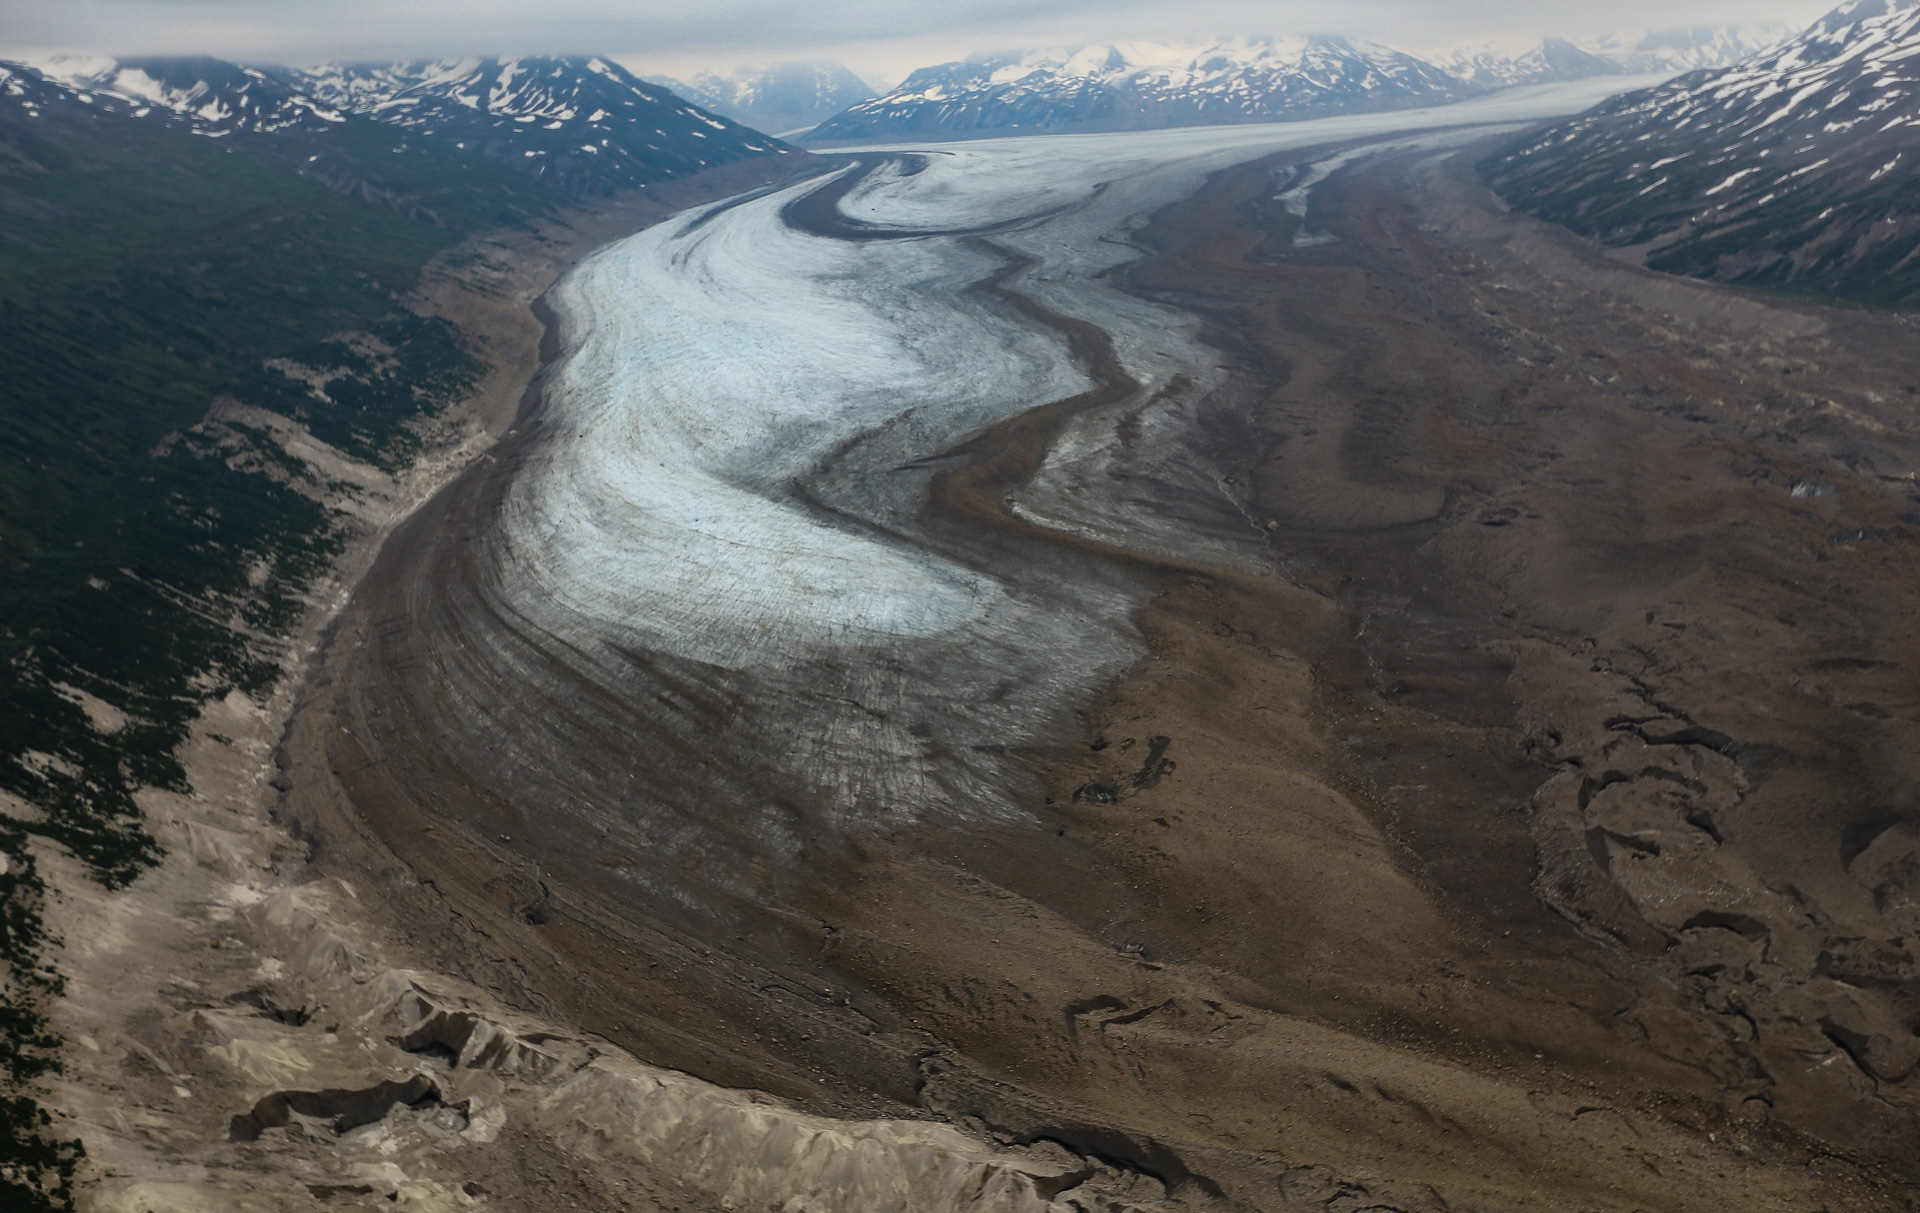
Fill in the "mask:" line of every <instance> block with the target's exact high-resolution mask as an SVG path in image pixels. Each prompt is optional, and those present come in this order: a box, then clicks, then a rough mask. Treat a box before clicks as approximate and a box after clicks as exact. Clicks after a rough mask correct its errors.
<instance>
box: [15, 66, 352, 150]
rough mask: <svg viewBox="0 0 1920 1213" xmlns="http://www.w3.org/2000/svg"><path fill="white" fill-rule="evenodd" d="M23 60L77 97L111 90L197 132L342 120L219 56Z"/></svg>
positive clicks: (138, 109)
mask: <svg viewBox="0 0 1920 1213" xmlns="http://www.w3.org/2000/svg"><path fill="white" fill-rule="evenodd" d="M26 66H28V67H31V68H33V69H35V70H36V71H37V72H39V73H40V75H41V76H43V77H44V78H46V79H47V80H50V81H53V82H55V83H57V84H61V85H64V86H66V88H67V89H69V90H71V91H72V93H73V94H74V95H75V97H76V98H77V99H79V100H81V101H83V102H87V103H91V102H93V101H94V99H96V98H98V97H111V98H114V99H116V100H119V101H122V102H125V103H127V105H128V106H130V107H131V111H132V113H133V115H134V116H135V117H141V118H144V117H148V116H151V115H154V114H156V113H157V114H162V115H171V116H173V117H175V118H179V119H183V120H185V121H186V122H188V123H189V124H190V125H191V126H192V127H193V129H194V130H196V131H198V132H200V133H201V134H207V135H215V136H218V135H225V134H229V133H231V132H233V131H252V132H256V133H271V132H276V131H288V130H324V129H325V128H326V127H327V126H329V125H334V124H338V123H340V122H341V121H343V118H342V116H341V115H340V113H339V112H338V111H337V110H334V109H332V108H331V107H329V106H327V105H325V104H324V103H322V102H320V101H318V100H316V99H315V98H313V97H312V96H309V95H307V94H306V93H304V92H301V91H299V90H297V89H295V88H292V87H289V85H288V84H287V82H286V81H284V80H281V79H278V78H276V77H274V76H273V75H271V74H269V73H267V72H265V71H262V70H260V69H258V68H251V67H241V66H239V65H238V64H233V63H227V62H225V61H223V60H220V59H209V58H205V57H202V56H194V57H186V58H142V59H110V58H103V57H99V56H84V57H83V56H60V57H54V58H49V59H40V60H31V61H29V62H28V63H27V65H26Z"/></svg>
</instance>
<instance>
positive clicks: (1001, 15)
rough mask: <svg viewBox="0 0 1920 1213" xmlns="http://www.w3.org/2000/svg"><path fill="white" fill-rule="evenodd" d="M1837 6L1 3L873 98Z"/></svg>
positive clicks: (1777, 1) (86, 44) (326, 50)
mask: <svg viewBox="0 0 1920 1213" xmlns="http://www.w3.org/2000/svg"><path fill="white" fill-rule="evenodd" d="M1837 2H1838V0H1813V2H1812V3H1806V2H1803V0H1601V2H1599V3H1595V2H1594V0H1454V2H1447V0H1299V2H1298V3H1292V4H1284V3H1273V2H1271V0H1269V2H1267V3H1249V2H1247V0H1187V2H1186V3H1170V2H1169V0H0V54H8V55H33V54H47V53H58V52H90V53H107V54H123V55H131V54H185V53H204V54H213V55H220V56H223V57H228V58H244V59H252V60H256V61H266V62H275V63H292V64H304V63H313V62H318V61H322V60H327V59H340V58H353V59H368V58H373V59H381V58H391V57H402V56H405V57H412V56H419V55H432V56H439V55H463V54H514V53H573V52H589V53H594V54H603V55H608V56H612V57H615V58H618V59H620V60H621V61H622V62H625V63H628V64H629V65H631V66H635V67H638V68H642V69H644V70H650V71H658V72H673V73H679V72H687V71H691V70H696V69H698V68H700V67H712V68H716V69H725V68H729V67H732V66H734V65H736V64H740V63H764V62H770V61H773V60H777V59H792V58H811V57H824V58H837V59H839V60H841V61H842V62H844V63H846V64H847V65H848V66H850V67H852V68H853V69H854V70H855V71H858V72H860V73H861V74H862V75H865V76H867V77H869V78H871V79H873V80H874V81H875V82H876V83H882V84H890V83H892V82H894V81H895V80H897V79H898V78H899V77H901V76H903V75H905V74H906V72H907V71H909V70H910V69H912V68H914V67H918V66H922V65H924V64H927V63H935V62H940V61H943V60H947V59H955V58H959V57H961V56H963V55H966V54H970V53H972V52H975V51H983V50H999V49H1010V48H1015V47H1027V46H1039V45H1054V44H1059V43H1072V42H1108V41H1116V40H1121V39H1128V38H1147V39H1167V38H1192V37H1205V36H1210V35H1214V34H1262V33H1338V34H1347V35H1351V36H1355V37H1364V38H1370V39H1373V40H1376V41H1380V42H1386V43H1389V44H1392V45H1399V46H1407V47H1427V46H1437V45H1445V44H1448V43H1453V42H1460V41H1468V40H1472V39H1477V38H1484V37H1494V36H1499V35H1502V34H1521V33H1529V34H1534V33H1546V34H1561V35H1566V36H1575V35H1580V34H1590V33H1608V32H1613V31H1619V30H1628V29H1664V28H1670V27H1672V26H1676V25H1684V24H1691V23H1697V22H1712V21H1747V22H1752V21H1769V20H1771V21H1788V22H1794V23H1797V24H1806V23H1808V22H1811V21H1812V20H1813V19H1814V18H1815V17H1817V16H1819V15H1820V13H1821V12H1823V11H1825V10H1826V9H1828V8H1831V7H1832V6H1833V4H1834V3H1837Z"/></svg>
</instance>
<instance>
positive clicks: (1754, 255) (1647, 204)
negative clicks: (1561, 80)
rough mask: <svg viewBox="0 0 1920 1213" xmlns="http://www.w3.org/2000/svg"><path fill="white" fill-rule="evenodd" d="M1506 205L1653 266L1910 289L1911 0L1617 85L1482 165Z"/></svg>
mask: <svg viewBox="0 0 1920 1213" xmlns="http://www.w3.org/2000/svg"><path fill="white" fill-rule="evenodd" d="M1487 171H1488V173H1489V175H1490V178H1491V180H1492V182H1493V184H1494V185H1495V187H1496V188H1497V189H1498V190H1500V192H1501V193H1502V194H1503V195H1504V196H1506V197H1507V199H1508V200H1509V201H1511V202H1512V203H1513V204H1514V205H1515V206H1517V207H1520V208H1522V209H1525V210H1528V211H1531V212H1533V213H1535V214H1538V215H1541V216H1543V217H1545V218H1549V219H1553V220H1557V221H1559V222H1562V223H1565V224H1568V225H1570V226H1572V227H1574V228H1576V229H1578V230H1581V231H1584V232H1587V233H1589V234H1591V235H1593V236H1595V237H1596V238H1598V239H1600V240H1602V241H1604V242H1606V243H1609V244H1618V245H1647V246H1649V248H1648V259H1647V264H1649V265H1650V266H1653V267H1654V268H1657V269H1665V270H1672V271H1675V272H1681V273H1689V274H1697V275H1702V276H1709V277H1717V278H1722V279H1726V280H1729V281H1738V282H1746V283H1754V284H1766V285H1774V286H1782V287H1787V288H1790V289H1797V290H1803V291H1809V292H1817V293H1834V294H1845V295H1851V296H1855V297H1861V298H1871V299H1877V300H1881V301H1885V302H1900V303H1911V302H1914V301H1920V269H1917V268H1916V266H1915V264H1914V263H1915V262H1916V260H1920V190H1917V189H1916V185H1920V0H1850V2H1849V3H1847V4H1843V5H1842V6H1841V7H1839V8H1837V9H1835V10H1834V11H1833V12H1831V13H1829V14H1828V15H1827V16H1825V17H1823V18H1822V19H1821V20H1820V21H1819V22H1817V23H1816V24H1815V25H1814V26H1813V27H1812V28H1811V29H1808V30H1807V31H1806V32H1805V33H1803V34H1801V35H1800V36H1799V37H1796V38H1793V39H1790V40H1789V41H1787V42H1784V43H1782V44H1780V45H1778V46H1776V47H1774V48H1772V49H1769V50H1766V51H1763V52H1761V53H1759V54H1757V55H1754V56H1752V57H1750V58H1748V59H1745V60H1743V61H1741V62H1740V63H1738V64H1736V65H1734V66H1733V67H1730V68H1726V69H1723V70H1721V71H1718V72H1714V73H1712V74H1709V75H1704V76H1703V75H1689V76H1684V77H1681V78H1680V79H1677V80H1674V81H1672V82H1670V83H1668V84H1665V85H1662V86H1660V87H1658V88H1654V89H1650V90H1647V91H1645V92H1640V93H1634V94H1630V95H1628V96H1625V97H1620V98H1616V99H1614V100H1613V101H1611V102H1609V103H1607V104H1606V105H1602V106H1600V107H1599V108H1597V109H1595V110H1592V111H1590V112H1588V113H1586V114H1583V115H1581V116H1580V117H1578V118H1575V119H1572V120H1570V121H1568V122H1566V123H1563V124H1561V125H1558V126H1556V127H1553V128H1551V129H1549V130H1547V131H1544V132H1541V133H1538V134H1535V135H1531V136H1529V137H1527V138H1526V139H1524V140H1522V141H1521V142H1520V143H1518V144H1516V145H1515V146H1513V147H1511V148H1509V149H1508V150H1507V151H1506V152H1504V153H1503V154H1501V155H1500V156H1498V157H1496V158H1495V159H1493V160H1491V161H1489V162H1488V164H1487Z"/></svg>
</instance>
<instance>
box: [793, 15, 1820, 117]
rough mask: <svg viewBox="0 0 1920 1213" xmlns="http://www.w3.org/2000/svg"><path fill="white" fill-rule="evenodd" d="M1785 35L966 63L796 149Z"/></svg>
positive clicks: (1277, 100) (1708, 57) (1222, 48)
mask: <svg viewBox="0 0 1920 1213" xmlns="http://www.w3.org/2000/svg"><path fill="white" fill-rule="evenodd" d="M1788 32H1790V31H1789V30H1787V29H1786V28H1784V27H1777V26H1766V25H1756V26H1702V27H1696V28H1692V29H1688V30H1679V31H1669V32H1666V33H1662V34H1639V35H1632V36H1623V37H1619V38H1614V39H1611V40H1608V41H1607V42H1605V43H1600V44H1594V45H1589V46H1577V45H1575V44H1573V43H1571V42H1568V41H1565V40H1563V39H1558V38H1535V39H1525V40H1518V41H1507V42H1500V43H1492V44H1487V45H1482V46H1470V47H1456V48H1448V49H1445V50H1440V51H1430V52H1423V53H1415V52H1410V51H1403V50H1396V49H1394V48H1391V47H1387V46H1381V45H1378V44H1375V43H1370V42H1363V41H1359V40H1357V39H1349V38H1339V37H1285V38H1275V37H1262V38H1229V39H1215V40H1211V41H1205V42H1192V43H1178V44H1163V43H1151V42H1119V43H1111V44H1101V45H1093V46H1082V47H1075V48H1067V49H1058V50H1040V51H1026V52H1018V53H1008V54H992V55H976V56H973V57H971V58H968V59H963V60H960V61H957V62H953V63H943V64H939V65H937V66H933V67H926V68H922V69H920V70H918V71H916V72H914V73H913V74H911V75H910V76H908V77H907V78H906V80H905V81H903V82H902V83H901V84H900V85H899V86H898V87H897V88H894V89H892V90H891V91H889V92H887V93H886V94H885V95H883V96H880V97H875V98H872V99H870V100H866V101H862V102H860V103H858V104H855V105H853V106H852V107H850V108H849V109H847V110H846V111H845V112H844V113H841V114H838V115H836V116H834V117H832V118H829V119H827V120H825V121H823V122H821V123H820V125H819V126H817V127H815V128H814V130H812V131H811V132H809V133H808V134H806V135H805V136H803V137H802V141H803V142H806V143H816V144H833V143H858V142H867V141H875V140H886V139H900V138H918V139H925V138H946V139H953V138H970V137H979V136H982V135H987V134H1048V133H1057V132H1065V131H1120V130H1150V129H1157V128H1160V127H1170V126H1200V125H1214V124H1221V123H1238V122H1273V121H1285V120H1293V119H1303V118H1315V117H1322V116H1326V115H1329V114H1338V113H1356V112H1367V111H1378V110H1390V109H1401V108H1408V107H1413V106H1422V105H1444V104H1447V103H1449V102H1452V101H1458V100H1461V99H1463V98H1466V97H1471V96H1477V95H1479V94H1481V93H1485V92H1489V91H1492V90H1494V89H1500V88H1510V87H1514V86H1517V85H1525V84H1546V83H1555V82H1561V81H1568V80H1581V79H1588V78H1591V77H1594V76H1605V75H1622V74H1632V73H1639V72H1655V71H1675V72H1678V71H1687V70H1692V69H1695V68H1699V67H1703V66H1710V65H1720V64H1726V63H1730V62H1733V61H1735V60H1736V59H1738V58H1740V57H1742V56H1744V55H1746V54H1750V53H1752V52H1753V51H1756V50H1758V49H1760V48H1761V47H1764V46H1766V45H1768V44H1770V43H1772V42H1775V41H1777V40H1778V39H1779V38H1781V37H1783V36H1785V35H1786V34H1787V33H1788Z"/></svg>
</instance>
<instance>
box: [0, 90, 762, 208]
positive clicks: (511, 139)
mask: <svg viewBox="0 0 1920 1213" xmlns="http://www.w3.org/2000/svg"><path fill="white" fill-rule="evenodd" d="M4 66H5V70H7V71H8V72H9V73H10V78H11V79H12V80H14V81H16V82H18V87H19V88H20V89H22V90H23V92H22V93H21V94H20V99H19V100H18V101H17V102H16V104H19V105H22V106H23V107H25V109H24V111H23V112H26V113H32V112H33V107H35V106H38V105H44V104H49V103H60V102H63V103H67V104H73V103H78V104H83V105H88V106H92V107H95V108H96V109H100V110H102V111H103V112H106V111H111V112H114V113H119V114H124V115H125V116H127V117H130V118H134V119H142V120H148V121H158V122H166V123H172V124H175V125H181V126H184V127H186V128H187V129H189V130H191V131H193V132H194V133H195V134H199V135H205V136H208V137H211V138H226V137H229V136H235V135H241V136H272V135H278V136H298V137H301V138H302V139H307V140H312V139H317V140H318V142H317V143H315V144H314V146H313V147H312V148H311V149H308V150H307V151H306V152H305V154H306V155H307V156H309V157H311V159H310V160H308V161H305V162H303V163H305V164H308V165H310V166H311V167H310V168H307V169H306V170H305V171H307V172H309V173H310V174H313V173H321V172H323V171H324V169H325V166H326V164H327V163H328V161H329V160H330V153H331V152H332V151H333V144H335V143H340V142H350V141H351V140H350V139H341V140H335V139H329V138H328V136H329V135H330V134H332V133H336V132H340V131H345V130H350V129H359V128H360V127H362V126H367V127H373V128H388V129H389V131H390V132H391V133H397V134H399V135H400V136H402V138H401V142H400V146H399V147H396V148H394V149H393V150H394V151H396V152H402V151H420V150H421V149H422V148H424V147H426V146H428V145H431V146H432V147H433V148H435V149H436V150H437V151H438V152H440V153H443V154H448V155H454V156H456V157H457V156H459V155H469V156H475V157H482V158H485V159H488V160H492V161H495V162H498V163H502V164H506V165H510V166H511V167H513V168H514V169H515V170H516V171H517V172H520V173H523V174H526V175H527V176H530V177H533V178H534V179H535V180H538V181H541V182H543V183H545V184H548V185H551V186H554V187H556V188H558V189H560V190H561V191H563V192H565V193H566V194H569V195H572V196H574V197H592V196H598V195H604V194H608V193H611V192H614V191H616V190H621V189H630V188H636V187H644V186H647V185H650V184H655V183H658V182H662V181H666V180H671V179H673V178H677V177H684V176H688V175H690V174H693V173H697V172H699V171H701V170H702V169H706V168H711V167H715V166H718V165H721V164H727V163H731V162H733V161H737V160H742V159H747V158H750V157H754V156H764V155H780V154H785V153H787V152H788V151H790V149H788V148H786V147H785V145H783V144H781V143H780V142H779V141H777V140H775V139H772V138H769V137H767V136H765V135H762V134H760V133H759V132H758V131H756V130H753V129H750V128H748V127H745V126H742V125H740V124H739V123H737V122H734V121H732V120H730V119H727V118H721V117H717V116H715V115H713V114H710V113H707V112H706V111H704V110H702V109H700V108H699V107H698V106H695V105H693V104H692V103H690V102H688V101H687V100H686V99H684V98H682V97H680V96H677V95H675V94H674V93H673V92H671V91H670V90H668V89H665V88H662V87H661V86H659V85H655V84H649V83H647V82H646V81H644V80H641V79H640V78H638V77H637V76H634V75H633V74H632V73H631V72H629V71H627V69H625V68H623V67H621V66H620V65H619V64H617V63H614V62H613V61H611V60H609V59H603V58H599V57H572V58H521V59H458V60H438V61H419V62H411V63H393V64H384V65H328V66H323V67H317V68H307V69H286V68H265V67H247V66H241V65H237V64H233V63H227V62H224V61H222V60H218V59H208V58H203V57H196V58H174V59H79V58H66V59H52V60H47V61H45V62H39V63H32V64H27V63H20V64H7V65H4ZM26 91H32V92H33V93H34V94H35V97H28V96H27V95H26ZM36 98H37V99H36ZM391 133H390V134H389V135H388V136H386V138H387V139H388V141H389V142H391V139H392V134H391ZM283 142H286V141H285V140H283ZM301 146H302V147H303V148H305V147H306V144H305V143H304V142H303V143H302V144H301Z"/></svg>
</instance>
